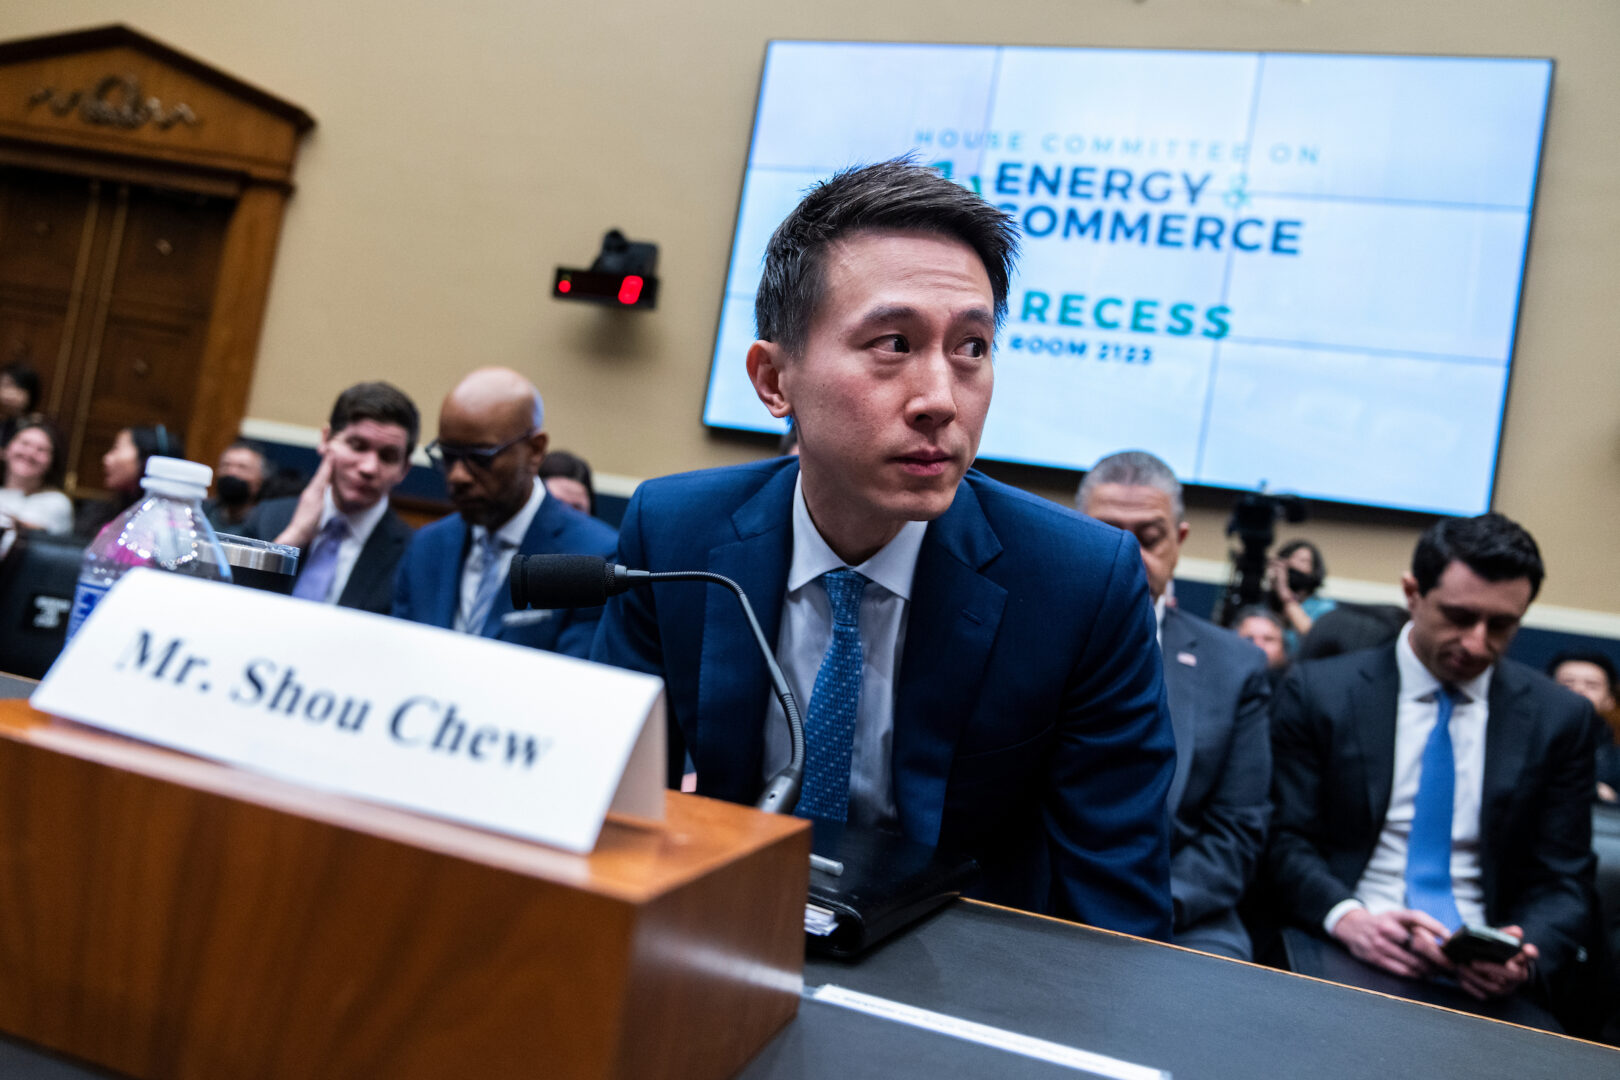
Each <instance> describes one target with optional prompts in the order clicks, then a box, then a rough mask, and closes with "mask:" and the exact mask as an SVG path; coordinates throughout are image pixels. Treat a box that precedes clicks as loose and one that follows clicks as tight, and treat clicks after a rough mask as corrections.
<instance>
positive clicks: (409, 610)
mask: <svg viewBox="0 0 1620 1080" xmlns="http://www.w3.org/2000/svg"><path fill="white" fill-rule="evenodd" d="M471 538H472V529H471V527H470V526H468V525H467V523H466V522H465V521H463V520H462V518H461V515H460V514H451V515H450V516H449V517H447V518H441V519H440V520H438V521H435V522H434V523H433V524H431V525H428V526H426V527H424V528H423V529H422V530H421V531H419V532H418V533H417V534H416V536H415V538H414V539H413V540H412V541H411V546H410V547H409V548H408V549H407V550H406V552H405V558H404V559H402V560H400V564H399V576H398V577H397V578H396V580H395V582H394V610H393V614H394V616H395V617H396V618H400V619H410V620H411V621H413V622H419V623H427V624H428V625H429V626H442V627H444V628H445V629H449V628H450V627H451V626H452V625H453V624H454V623H455V619H456V608H457V606H458V605H459V604H460V602H461V567H462V563H463V561H464V560H465V559H466V557H467V549H468V547H469V546H470V545H471ZM617 538H618V534H617V533H615V532H614V531H613V527H612V526H610V525H607V524H605V523H603V522H601V521H598V520H597V519H596V518H593V517H589V516H587V515H585V514H582V513H580V512H579V511H578V510H575V509H574V508H573V507H572V506H569V505H568V504H567V503H564V502H563V501H562V500H561V499H555V498H552V497H551V496H549V495H548V496H546V498H545V499H543V500H541V503H540V509H539V510H537V511H535V515H534V520H533V521H532V522H530V523H529V531H528V532H527V533H525V534H524V536H523V543H522V544H521V545H520V546H519V548H518V551H517V553H518V554H519V555H600V556H603V557H604V558H605V557H607V556H609V555H611V554H613V547H614V543H615V541H616V540H617ZM600 614H601V609H600V608H579V609H576V610H574V611H514V610H513V609H512V594H511V592H510V590H508V589H507V588H506V586H505V585H504V584H503V585H502V586H501V588H500V590H499V591H498V592H496V594H495V603H494V604H492V605H491V606H490V610H489V618H488V619H486V620H485V621H484V626H483V629H482V630H481V631H480V633H481V634H482V635H483V636H484V637H487V638H495V639H497V640H499V641H509V642H512V643H513V644H515V645H527V646H529V647H530V648H535V649H547V650H550V651H551V652H559V653H566V654H567V655H569V656H579V657H583V656H585V655H586V654H587V653H588V652H589V651H590V647H591V637H592V636H593V634H594V633H595V630H596V619H597V617H598V616H599V615H600Z"/></svg>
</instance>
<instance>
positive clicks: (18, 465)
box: [0, 416, 73, 536]
mask: <svg viewBox="0 0 1620 1080" xmlns="http://www.w3.org/2000/svg"><path fill="white" fill-rule="evenodd" d="M61 446H62V440H61V437H60V436H58V435H57V433H56V429H55V428H54V427H52V426H51V425H50V424H49V423H48V422H46V421H45V420H44V419H43V418H41V417H37V416H34V417H24V418H23V419H22V420H20V421H19V422H18V424H17V430H16V432H15V433H14V434H13V435H12V436H11V440H10V441H9V442H7V443H6V448H5V462H6V480H5V486H4V487H0V528H17V529H28V530H37V531H39V532H45V533H49V534H51V535H52V536H66V535H67V534H68V533H69V532H71V531H72V529H73V503H72V502H70V501H69V500H68V497H67V496H66V495H64V494H62V492H61V490H60V484H61V482H62V460H61V459H62V453H61Z"/></svg>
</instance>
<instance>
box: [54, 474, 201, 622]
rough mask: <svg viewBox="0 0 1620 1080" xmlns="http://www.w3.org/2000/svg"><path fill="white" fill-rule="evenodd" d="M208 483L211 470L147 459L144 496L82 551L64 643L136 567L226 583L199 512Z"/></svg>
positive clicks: (143, 487)
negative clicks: (66, 636)
mask: <svg viewBox="0 0 1620 1080" xmlns="http://www.w3.org/2000/svg"><path fill="white" fill-rule="evenodd" d="M213 479H214V470H213V469H210V468H209V467H208V466H207V465H200V464H198V463H197V462H195V461H182V460H181V459H180V458H168V457H152V458H147V460H146V476H145V477H144V478H142V480H141V488H142V490H144V491H145V494H144V495H142V496H141V498H140V500H139V501H138V502H136V503H135V505H134V506H131V507H130V508H129V509H128V510H125V511H124V512H123V513H122V514H120V515H118V517H116V518H114V519H113V520H112V521H111V522H109V523H108V524H107V525H106V527H105V528H103V529H102V530H101V532H100V533H98V534H96V538H95V540H93V541H91V543H90V546H89V547H87V548H85V551H84V562H83V563H81V564H80V566H79V587H78V588H77V589H76V590H74V593H73V613H72V615H71V616H69V618H68V638H69V639H71V638H72V637H73V635H74V634H76V633H78V632H79V627H80V626H81V625H82V624H83V623H84V620H85V617H86V616H88V615H89V614H90V612H92V611H94V610H95V607H96V605H97V604H98V603H100V602H101V598H102V597H103V596H106V595H107V590H108V589H111V588H112V587H113V584H114V583H115V582H116V581H117V580H118V579H119V578H121V577H123V576H124V575H125V574H126V573H128V572H129V571H130V570H133V569H134V568H135V567H137V566H150V567H155V568H157V569H159V570H169V571H172V572H174V573H176V574H190V575H191V576H192V577H200V578H207V579H208V580H210V581H229V580H231V566H230V563H228V562H226V561H225V549H224V548H223V547H221V546H220V542H219V537H218V536H217V535H216V534H215V533H214V527H213V526H212V525H210V524H209V523H208V515H207V514H205V513H203V508H202V500H203V496H204V495H206V494H208V485H209V484H210V483H211V482H212V481H213Z"/></svg>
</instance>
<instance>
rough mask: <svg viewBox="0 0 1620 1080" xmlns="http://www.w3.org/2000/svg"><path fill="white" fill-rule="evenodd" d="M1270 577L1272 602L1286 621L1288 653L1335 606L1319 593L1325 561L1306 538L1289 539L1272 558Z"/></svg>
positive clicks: (1323, 577) (1324, 573)
mask: <svg viewBox="0 0 1620 1080" xmlns="http://www.w3.org/2000/svg"><path fill="white" fill-rule="evenodd" d="M1270 578H1271V597H1272V601H1273V603H1275V604H1276V606H1277V610H1278V611H1280V612H1282V616H1283V618H1284V619H1285V620H1286V621H1287V623H1288V633H1287V635H1286V637H1287V640H1288V652H1289V654H1290V655H1292V654H1293V653H1294V652H1295V651H1296V650H1297V649H1298V648H1299V642H1300V639H1302V638H1303V637H1304V636H1305V635H1306V634H1308V633H1310V632H1311V624H1312V623H1314V622H1315V621H1316V620H1317V619H1319V618H1321V617H1322V616H1323V615H1325V614H1326V613H1327V612H1329V611H1332V610H1333V609H1334V607H1335V606H1336V605H1335V603H1334V601H1332V600H1329V599H1328V598H1327V597H1325V596H1322V595H1320V592H1319V590H1320V589H1321V588H1322V582H1324V581H1326V580H1327V564H1326V563H1324V562H1323V561H1322V553H1321V552H1320V551H1319V550H1317V547H1316V545H1315V544H1313V543H1311V542H1310V541H1309V540H1290V541H1288V543H1286V544H1284V545H1283V546H1282V547H1280V548H1278V549H1277V554H1276V555H1275V556H1273V557H1272V559H1271V574H1270Z"/></svg>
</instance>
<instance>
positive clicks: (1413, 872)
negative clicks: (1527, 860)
mask: <svg viewBox="0 0 1620 1080" xmlns="http://www.w3.org/2000/svg"><path fill="white" fill-rule="evenodd" d="M1456 700H1457V689H1456V687H1453V686H1442V687H1441V688H1440V691H1439V694H1438V696H1437V698H1436V701H1435V718H1434V730H1432V731H1430V732H1429V741H1428V742H1427V743H1425V744H1424V745H1423V773H1422V775H1421V776H1419V778H1418V790H1417V798H1416V800H1414V803H1413V807H1412V833H1411V835H1410V837H1408V839H1407V844H1406V906H1407V907H1408V908H1410V909H1411V910H1413V911H1422V912H1424V913H1426V914H1429V915H1433V916H1434V917H1435V918H1436V919H1438V920H1439V921H1440V922H1442V923H1444V924H1445V925H1446V927H1447V928H1449V929H1452V930H1455V929H1457V928H1458V927H1460V926H1461V925H1462V916H1461V915H1459V914H1458V913H1457V898H1456V897H1455V896H1454V895H1453V894H1452V891H1451V811H1452V807H1453V805H1454V804H1455V800H1456V792H1457V763H1456V759H1455V757H1454V756H1453V754H1452V749H1451V712H1452V709H1453V707H1454V706H1455V704H1456Z"/></svg>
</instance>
